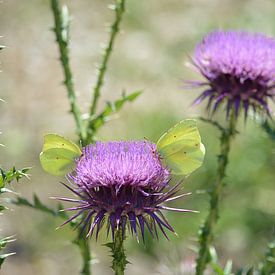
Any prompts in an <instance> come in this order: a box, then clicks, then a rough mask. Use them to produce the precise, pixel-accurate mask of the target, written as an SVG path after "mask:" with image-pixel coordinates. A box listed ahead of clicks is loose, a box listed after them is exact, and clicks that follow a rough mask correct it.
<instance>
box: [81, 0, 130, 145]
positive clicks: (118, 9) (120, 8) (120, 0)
mask: <svg viewBox="0 0 275 275" xmlns="http://www.w3.org/2000/svg"><path fill="white" fill-rule="evenodd" d="M114 10H115V21H114V23H113V24H112V26H111V32H110V37H109V41H108V44H107V47H106V48H105V51H104V54H103V57H102V63H101V64H100V66H99V69H98V76H97V81H96V84H95V87H94V89H93V99H92V104H91V108H90V115H89V122H88V129H87V130H88V137H87V142H86V143H88V142H90V141H91V139H92V137H93V135H94V133H93V125H92V121H93V116H94V114H95V112H96V108H97V103H98V99H99V97H100V92H101V88H102V86H103V82H104V76H105V73H106V70H107V64H108V61H109V59H110V56H111V53H112V50H113V45H114V42H115V38H116V36H117V34H118V32H119V28H120V23H121V20H122V16H123V13H124V11H125V0H116V4H115V6H114Z"/></svg>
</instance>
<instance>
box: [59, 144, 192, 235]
mask: <svg viewBox="0 0 275 275" xmlns="http://www.w3.org/2000/svg"><path fill="white" fill-rule="evenodd" d="M68 180H69V181H70V183H71V185H72V186H68V185H66V186H67V188H69V189H70V190H71V191H72V192H73V193H75V194H76V195H77V196H78V197H79V199H67V198H58V199H60V200H63V201H69V202H74V203H77V205H76V206H74V207H71V208H67V209H65V210H68V211H77V213H76V214H75V215H73V216H72V217H71V218H70V219H69V220H67V221H66V222H65V223H64V224H66V223H68V222H70V221H72V220H73V219H75V218H76V217H78V216H80V215H81V217H82V220H81V224H82V228H83V230H86V232H87V236H91V235H92V234H93V232H94V231H95V230H96V237H97V236H98V233H99V231H100V229H101V228H102V226H103V224H104V222H107V228H108V231H109V230H111V232H112V236H114V232H115V230H116V228H118V227H120V228H121V229H122V232H123V234H125V229H126V226H127V225H128V226H129V228H130V230H131V232H132V233H134V234H136V235H138V229H139V230H140V232H141V234H142V237H143V236H144V230H145V227H147V228H148V229H149V231H150V232H151V234H153V235H155V234H157V227H158V228H159V229H160V230H161V231H162V232H163V234H164V235H165V236H167V235H166V232H165V229H168V230H170V231H172V232H174V230H173V228H172V227H171V226H170V225H169V223H168V221H167V220H166V218H165V217H164V215H163V214H162V212H161V211H162V210H164V209H165V210H172V211H173V210H174V211H179V212H187V211H189V210H185V209H174V208H169V207H166V206H164V205H162V203H163V202H165V201H169V200H172V199H176V198H179V197H182V196H184V195H186V194H182V195H180V196H177V197H173V195H174V194H175V193H176V192H177V191H178V185H176V186H174V187H169V180H170V172H169V170H168V169H167V168H166V167H164V166H163V164H162V162H161V160H160V157H159V155H158V153H157V151H156V146H155V144H153V143H150V142H148V141H118V142H107V143H103V142H97V143H95V144H91V145H88V146H86V147H85V148H83V151H82V156H81V157H80V158H79V159H78V160H77V161H76V168H75V170H74V171H73V172H72V173H70V174H69V175H68ZM82 214H83V215H82Z"/></svg>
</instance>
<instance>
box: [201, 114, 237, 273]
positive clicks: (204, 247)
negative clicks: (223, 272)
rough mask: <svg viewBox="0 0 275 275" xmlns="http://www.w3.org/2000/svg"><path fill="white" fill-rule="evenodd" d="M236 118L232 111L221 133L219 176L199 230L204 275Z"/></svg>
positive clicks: (217, 216)
mask: <svg viewBox="0 0 275 275" xmlns="http://www.w3.org/2000/svg"><path fill="white" fill-rule="evenodd" d="M235 123H236V119H235V116H234V113H233V112H232V114H231V117H230V121H229V126H228V129H225V130H223V131H222V135H221V143H220V146H221V152H220V155H219V157H218V171H217V178H216V182H215V185H214V187H213V189H212V190H211V191H210V210H209V214H208V216H207V218H206V220H205V222H204V224H203V225H202V227H201V229H200V232H199V243H200V250H199V255H198V258H197V266H196V275H202V274H203V273H204V270H205V268H206V265H207V264H208V263H209V262H210V260H211V257H210V253H209V248H210V246H211V244H212V242H213V239H214V227H215V225H216V223H217V221H218V218H219V202H220V199H221V196H222V193H223V187H224V181H223V180H224V178H225V175H226V167H227V163H228V155H229V151H230V144H231V141H232V139H233V137H234V134H235Z"/></svg>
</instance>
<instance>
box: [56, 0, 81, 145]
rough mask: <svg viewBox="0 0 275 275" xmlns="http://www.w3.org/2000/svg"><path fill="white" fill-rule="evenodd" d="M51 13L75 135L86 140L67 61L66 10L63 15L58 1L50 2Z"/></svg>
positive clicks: (68, 60) (67, 20) (67, 22)
mask: <svg viewBox="0 0 275 275" xmlns="http://www.w3.org/2000/svg"><path fill="white" fill-rule="evenodd" d="M51 7H52V12H53V15H54V23H55V26H54V29H53V30H54V33H55V36H56V42H57V44H58V47H59V53H60V62H61V65H62V68H63V72H64V77H65V80H64V84H65V86H66V89H67V94H68V99H69V102H70V106H71V112H72V114H73V117H74V120H75V123H76V127H77V133H78V135H79V138H80V139H81V140H82V139H85V138H86V131H85V127H84V123H83V120H82V118H81V112H80V109H79V107H78V105H77V102H76V101H77V100H76V95H75V90H74V84H73V76H72V71H71V68H70V59H69V21H70V19H69V15H68V12H67V9H65V8H64V10H63V13H62V12H61V10H60V5H59V1H58V0H51Z"/></svg>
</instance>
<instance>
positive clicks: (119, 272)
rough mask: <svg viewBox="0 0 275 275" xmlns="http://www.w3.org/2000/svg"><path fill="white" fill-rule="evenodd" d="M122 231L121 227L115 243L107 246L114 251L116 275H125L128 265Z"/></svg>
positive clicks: (116, 234) (115, 237)
mask: <svg viewBox="0 0 275 275" xmlns="http://www.w3.org/2000/svg"><path fill="white" fill-rule="evenodd" d="M123 241H124V238H123V235H122V229H121V227H119V228H118V229H116V231H115V234H114V241H113V242H112V243H110V244H108V245H107V246H108V247H110V248H111V250H112V257H113V264H112V269H113V271H114V274H115V275H124V271H125V268H126V265H127V263H128V261H127V259H126V255H125V250H124V246H123Z"/></svg>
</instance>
